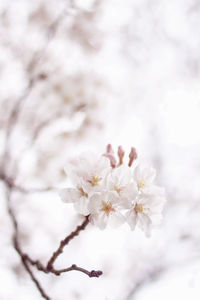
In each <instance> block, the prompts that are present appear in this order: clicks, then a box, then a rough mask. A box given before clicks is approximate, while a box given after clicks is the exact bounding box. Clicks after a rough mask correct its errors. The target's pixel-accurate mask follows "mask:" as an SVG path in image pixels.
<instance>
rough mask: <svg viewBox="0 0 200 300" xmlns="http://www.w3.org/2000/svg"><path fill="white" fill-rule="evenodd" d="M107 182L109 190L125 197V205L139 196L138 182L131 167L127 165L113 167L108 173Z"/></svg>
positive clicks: (122, 197)
mask: <svg viewBox="0 0 200 300" xmlns="http://www.w3.org/2000/svg"><path fill="white" fill-rule="evenodd" d="M106 182H107V188H108V190H110V191H114V192H115V193H117V195H118V196H119V197H120V198H121V199H123V202H124V205H125V204H126V202H127V200H129V201H131V200H134V199H135V197H136V196H137V192H138V191H137V186H136V183H135V182H134V181H133V180H132V172H131V169H130V168H129V167H128V166H126V165H121V166H120V167H118V168H115V169H113V171H112V172H110V173H109V174H108V176H107V179H106Z"/></svg>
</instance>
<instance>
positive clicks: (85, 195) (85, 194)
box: [78, 187, 88, 198]
mask: <svg viewBox="0 0 200 300" xmlns="http://www.w3.org/2000/svg"><path fill="white" fill-rule="evenodd" d="M78 190H79V192H80V193H81V195H82V196H83V197H86V198H88V194H87V193H86V192H84V190H83V188H82V187H79V188H78Z"/></svg>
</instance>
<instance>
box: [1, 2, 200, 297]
mask: <svg viewBox="0 0 200 300" xmlns="http://www.w3.org/2000/svg"><path fill="white" fill-rule="evenodd" d="M199 53H200V2H199V1H198V0H174V1H167V0H162V1H161V0H134V1H133V0H126V1H120V0H109V1H106V0H96V1H95V0H84V1H83V0H82V1H81V0H77V1H75V0H74V1H69V0H48V1H45V0H34V1H28V0H16V1H11V0H1V1H0V167H1V170H3V168H4V169H5V172H6V176H8V177H9V178H12V179H13V180H15V183H16V184H17V185H18V186H22V187H24V188H25V189H26V190H29V192H28V193H22V192H20V191H15V192H14V193H13V195H12V203H11V205H12V207H13V210H14V212H15V215H16V217H17V220H18V222H19V231H20V243H21V246H22V248H23V250H24V251H25V252H28V253H29V254H30V256H31V257H32V258H33V259H40V260H41V261H42V262H43V263H46V262H47V261H48V259H49V257H50V256H51V254H52V252H53V251H54V250H55V249H56V248H57V246H58V244H59V241H60V240H61V239H63V238H64V237H65V236H66V234H68V233H70V232H71V231H72V230H73V229H74V228H75V227H76V226H77V225H78V224H80V223H81V222H82V219H81V216H79V215H77V213H76V212H75V211H74V210H73V207H72V206H71V205H70V204H69V205H67V204H65V203H63V202H62V201H61V200H60V198H59V196H58V194H57V192H56V191H55V188H59V187H64V186H65V185H66V182H67V177H66V174H65V173H64V166H65V165H66V163H67V162H68V161H70V160H71V159H72V158H73V157H74V156H76V155H79V154H80V153H81V152H82V151H85V150H92V151H96V152H98V153H104V151H105V147H106V145H107V144H108V143H111V144H112V145H113V146H114V148H115V150H117V146H118V145H122V146H123V147H124V149H125V150H126V154H128V153H129V151H130V147H131V146H134V147H136V149H137V152H138V156H139V159H141V160H143V161H146V162H148V163H149V164H151V165H153V166H154V167H155V168H156V170H157V183H158V184H159V185H161V186H164V187H165V189H166V197H167V204H166V206H165V210H164V219H163V223H162V226H161V227H160V228H159V229H157V230H155V231H154V232H153V234H152V237H151V238H146V237H145V235H144V234H143V233H142V232H141V231H139V230H138V231H137V230H136V231H134V232H131V231H130V230H129V228H128V226H125V225H124V226H122V227H121V228H120V229H119V230H112V229H107V230H105V231H100V230H99V229H97V228H93V227H92V226H89V227H88V228H87V230H86V231H85V232H82V233H81V234H80V236H79V237H77V238H76V239H74V240H73V241H72V242H71V244H70V245H69V246H68V247H67V248H66V249H65V251H64V253H63V255H62V256H60V257H59V259H58V261H56V266H57V267H60V268H63V267H67V266H71V264H72V263H76V264H77V265H79V266H82V267H85V268H87V269H88V270H92V269H97V270H98V269H100V270H103V272H104V275H103V276H102V277H100V278H88V277H87V276H85V275H84V274H82V273H79V272H69V273H66V274H63V275H62V276H59V277H55V276H53V275H45V274H42V273H40V272H38V271H37V270H34V269H33V271H34V274H35V276H36V277H37V278H38V279H39V280H40V282H41V284H42V285H43V287H44V289H45V290H46V291H47V293H48V294H49V296H50V297H51V299H53V300H64V299H72V300H74V299H83V300H94V299H95V300H96V299H97V300H133V299H134V300H147V299H154V300H160V299H162V300H165V299H169V298H171V299H175V297H176V298H177V297H178V298H181V299H182V300H184V299H189V298H190V299H193V300H196V299H199V297H200V254H199V253H200V184H199V172H200V134H199V130H200V83H199V82H200V54H199ZM5 150H6V153H7V154H6V155H5ZM47 187H51V188H52V190H53V191H48V192H37V193H36V192H34V193H33V192H31V191H32V190H34V189H36V188H38V189H43V188H44V189H46V188H47ZM0 190H1V200H0V222H1V223H0V224H1V226H0V232H1V234H0V282H1V285H0V299H2V300H13V299H15V300H27V299H29V300H33V299H34V300H39V299H41V295H40V294H39V292H38V290H37V289H36V288H35V286H34V284H33V282H32V281H31V280H30V278H29V275H28V274H27V273H26V271H25V270H24V268H23V266H22V264H21V262H20V258H19V256H18V254H17V252H16V251H15V250H14V248H13V246H12V241H11V239H12V234H13V225H12V222H11V220H10V216H9V215H8V212H7V206H6V203H7V199H6V194H5V186H4V183H3V182H1V183H0Z"/></svg>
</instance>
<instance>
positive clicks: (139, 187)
mask: <svg viewBox="0 0 200 300" xmlns="http://www.w3.org/2000/svg"><path fill="white" fill-rule="evenodd" d="M137 186H138V190H141V189H142V188H144V187H145V186H146V184H145V182H144V179H142V180H140V181H139V182H138V184H137Z"/></svg>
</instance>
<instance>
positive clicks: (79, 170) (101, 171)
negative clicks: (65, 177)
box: [66, 153, 111, 194]
mask: <svg viewBox="0 0 200 300" xmlns="http://www.w3.org/2000/svg"><path fill="white" fill-rule="evenodd" d="M110 170H111V167H110V160H109V159H108V158H107V157H104V156H99V157H98V156H97V155H95V154H94V153H85V154H83V155H82V156H80V157H79V159H78V160H77V161H76V162H75V164H74V165H73V166H72V170H71V172H69V177H70V179H71V180H72V182H73V184H74V185H75V186H76V185H77V184H79V181H80V178H81V180H82V186H81V187H82V188H83V189H84V191H86V192H87V194H90V193H91V192H92V193H94V192H97V191H100V190H101V189H102V188H103V187H104V184H105V178H106V175H107V174H108V172H109V171H110ZM66 171H67V170H66Z"/></svg>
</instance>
